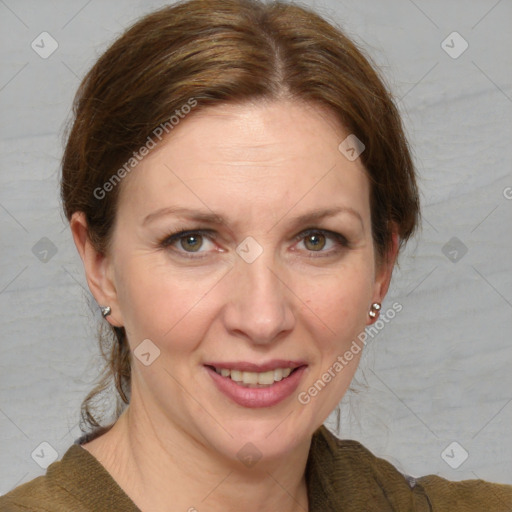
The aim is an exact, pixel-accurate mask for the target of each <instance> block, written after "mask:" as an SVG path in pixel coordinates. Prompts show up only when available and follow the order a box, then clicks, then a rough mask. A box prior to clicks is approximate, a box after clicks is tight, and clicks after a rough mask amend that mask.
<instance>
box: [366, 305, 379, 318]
mask: <svg viewBox="0 0 512 512" xmlns="http://www.w3.org/2000/svg"><path fill="white" fill-rule="evenodd" d="M379 311H380V303H379V302H374V303H373V304H372V307H371V308H370V311H368V315H370V318H376V317H377V315H378V314H379Z"/></svg>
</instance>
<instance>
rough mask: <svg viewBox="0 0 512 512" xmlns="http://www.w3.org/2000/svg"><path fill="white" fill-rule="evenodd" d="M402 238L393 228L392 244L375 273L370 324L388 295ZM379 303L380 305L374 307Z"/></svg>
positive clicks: (369, 314)
mask: <svg viewBox="0 0 512 512" xmlns="http://www.w3.org/2000/svg"><path fill="white" fill-rule="evenodd" d="M399 242H400V238H399V235H398V230H397V229H396V228H395V229H393V232H392V235H391V244H390V247H389V249H388V251H387V253H386V254H385V255H384V257H383V258H382V260H381V261H380V263H379V266H378V269H377V272H376V275H375V287H374V296H373V299H372V305H371V307H370V309H369V313H368V316H369V321H368V325H370V324H372V323H373V322H374V321H375V320H376V319H377V317H378V315H379V310H380V304H381V303H382V301H383V300H384V297H385V296H386V294H387V292H388V289H389V284H390V282H391V276H392V274H393V269H394V267H395V263H396V259H397V256H398V246H399ZM376 304H378V305H379V306H378V307H374V306H375V305H376Z"/></svg>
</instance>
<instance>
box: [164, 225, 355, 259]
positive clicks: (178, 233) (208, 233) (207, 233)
mask: <svg viewBox="0 0 512 512" xmlns="http://www.w3.org/2000/svg"><path fill="white" fill-rule="evenodd" d="M316 234H321V235H324V236H325V237H326V238H327V239H330V240H332V241H334V242H335V243H336V245H337V247H336V248H335V249H331V250H329V251H307V252H309V253H312V254H311V256H308V257H310V258H319V257H323V256H330V255H331V254H335V253H338V252H340V251H341V250H342V249H345V248H349V247H350V244H349V242H348V240H347V239H346V238H345V237H344V236H343V235H342V234H341V233H336V232H335V231H329V230H327V229H318V228H308V229H305V230H304V231H301V232H300V233H299V234H298V235H297V236H296V237H295V238H294V241H296V242H299V241H301V240H304V239H305V238H306V237H308V236H311V235H316ZM189 235H201V236H203V237H206V238H208V239H210V240H212V241H215V239H216V233H215V232H214V231H212V230H209V229H184V228H178V229H176V230H174V231H172V232H171V233H169V234H168V235H166V236H165V238H163V239H162V240H161V241H160V242H159V246H160V247H162V248H168V247H171V246H172V245H173V244H174V243H176V242H178V241H179V240H181V239H182V238H185V237H187V236H189ZM176 252H178V253H179V254H180V256H183V257H185V258H192V259H199V258H202V257H204V256H199V255H198V253H194V252H187V251H176ZM315 252H317V253H318V254H317V255H314V254H315Z"/></svg>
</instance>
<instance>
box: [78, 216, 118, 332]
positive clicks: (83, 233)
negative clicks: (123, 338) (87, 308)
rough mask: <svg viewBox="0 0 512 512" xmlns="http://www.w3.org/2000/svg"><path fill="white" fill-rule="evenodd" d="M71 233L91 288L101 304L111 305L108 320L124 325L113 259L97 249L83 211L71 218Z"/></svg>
mask: <svg viewBox="0 0 512 512" xmlns="http://www.w3.org/2000/svg"><path fill="white" fill-rule="evenodd" d="M70 226H71V233H72V235H73V240H74V241H75V245H76V248H77V250H78V253H79V254H80V258H81V259H82V263H83V265H84V270H85V277H86V279H87V284H88V286H89V290H91V293H92V294H93V296H94V298H95V299H96V302H97V303H98V304H99V305H100V306H110V307H111V309H112V313H111V314H110V315H109V316H107V317H106V320H107V321H108V322H109V323H110V324H111V325H113V326H115V327H122V326H123V323H122V316H121V311H120V309H119V306H118V300H117V292H116V287H115V283H114V281H113V279H112V276H111V274H112V272H111V259H110V258H109V256H108V255H106V254H102V253H100V252H98V251H97V250H96V248H95V247H94V246H93V244H92V243H91V240H90V237H89V228H88V226H87V219H86V218H85V214H84V213H83V212H75V213H74V214H73V215H72V217H71V220H70Z"/></svg>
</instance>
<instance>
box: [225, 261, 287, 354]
mask: <svg viewBox="0 0 512 512" xmlns="http://www.w3.org/2000/svg"><path fill="white" fill-rule="evenodd" d="M274 267H275V266H274V265H273V264H272V261H271V259H270V258H265V257H264V256H263V255H262V256H260V257H259V258H258V259H257V260H256V261H254V262H252V263H247V262H245V261H244V260H242V259H241V258H240V259H239V260H238V261H237V262H236V264H235V269H233V270H234V271H233V272H232V273H231V274H232V275H231V279H230V285H229V286H230V290H229V292H228V293H229V299H228V301H227V304H226V306H225V308H224V315H223V319H224V323H225V326H226V329H227V330H228V332H229V333H230V334H232V335H234V336H237V337H243V338H246V339H248V340H249V341H250V342H251V343H253V344H257V345H265V344H269V343H271V342H273V341H274V340H276V339H277V338H278V337H282V336H283V335H284V334H285V333H289V332H291V331H292V330H293V328H294V326H295V322H296V319H295V315H294V310H293V303H292V300H293V294H292V293H291V292H290V290H289V289H288V288H287V286H286V284H285V282H284V279H283V277H284V276H280V275H279V272H278V270H277V269H275V268H274Z"/></svg>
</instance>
